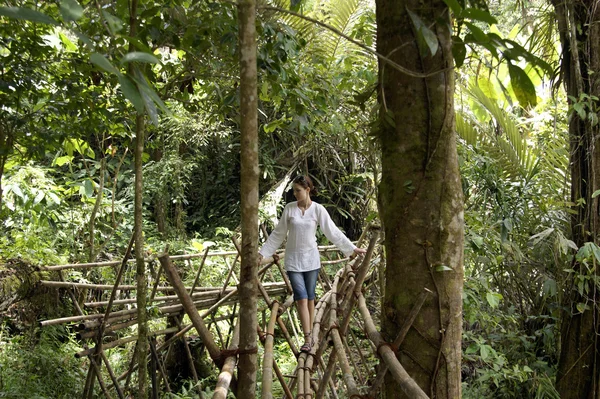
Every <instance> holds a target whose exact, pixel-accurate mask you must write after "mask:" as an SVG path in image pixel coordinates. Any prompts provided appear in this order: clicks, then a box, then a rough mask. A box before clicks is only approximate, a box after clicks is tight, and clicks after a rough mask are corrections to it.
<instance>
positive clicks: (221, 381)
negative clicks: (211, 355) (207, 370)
mask: <svg viewBox="0 0 600 399" xmlns="http://www.w3.org/2000/svg"><path fill="white" fill-rule="evenodd" d="M239 340H240V324H239V322H238V323H236V325H235V328H234V330H233V338H232V339H231V345H229V348H228V350H229V351H232V352H234V354H232V355H230V356H228V357H227V358H226V359H225V362H224V363H223V367H222V368H221V373H220V374H219V377H218V378H217V385H216V387H215V391H214V393H213V397H212V399H226V398H227V391H229V385H230V384H231V380H232V378H233V370H234V368H235V363H236V362H237V354H235V351H236V350H237V349H238V345H239Z"/></svg>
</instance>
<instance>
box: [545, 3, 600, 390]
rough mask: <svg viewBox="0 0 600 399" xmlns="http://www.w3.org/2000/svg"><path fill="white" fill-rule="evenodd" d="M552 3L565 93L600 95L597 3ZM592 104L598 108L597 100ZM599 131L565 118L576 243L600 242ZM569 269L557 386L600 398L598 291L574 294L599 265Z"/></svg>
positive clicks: (575, 116) (582, 121)
mask: <svg viewBox="0 0 600 399" xmlns="http://www.w3.org/2000/svg"><path fill="white" fill-rule="evenodd" d="M552 2H553V4H554V7H555V10H556V16H557V19H558V27H559V32H560V38H561V44H562V47H563V60H562V62H563V63H562V66H561V72H562V77H563V79H564V84H565V87H566V90H567V94H568V95H569V96H573V98H577V99H579V98H581V94H588V95H594V96H596V97H599V96H600V2H599V1H597V0H584V1H575V2H565V1H562V0H560V1H559V0H553V1H552ZM569 101H571V100H569ZM595 106H596V107H598V102H597V101H596V105H595ZM586 111H588V112H589V109H586ZM586 116H587V115H586ZM599 134H600V125H598V124H597V125H596V126H592V123H591V121H590V120H589V119H587V118H585V119H582V118H581V117H580V115H579V114H578V113H577V112H573V114H572V116H571V119H570V121H569V137H570V147H571V149H570V154H571V162H570V165H571V182H572V183H571V200H572V202H573V203H577V204H581V206H579V205H578V206H577V207H576V208H573V209H574V210H575V211H576V213H573V214H572V215H571V234H572V238H573V241H574V242H575V243H576V244H577V246H579V247H581V246H582V245H584V244H585V243H586V242H593V243H595V244H599V243H600V240H599V238H598V234H599V233H600V213H599V210H600V209H599V202H598V198H593V197H592V195H593V193H594V192H595V191H596V190H598V189H600V147H599V144H600V143H598V137H599ZM581 199H583V200H585V202H583V203H582V202H581ZM573 269H574V270H575V271H576V272H575V273H571V274H569V275H567V276H566V281H567V283H566V285H565V290H564V296H563V306H562V309H564V310H563V313H562V315H561V351H560V359H559V363H558V372H557V377H556V387H557V389H558V391H559V393H560V396H561V398H563V399H570V398H600V362H599V360H600V358H599V351H600V348H599V344H600V342H599V340H598V329H599V328H600V322H599V317H600V314H599V308H598V305H597V301H598V300H600V295H599V294H598V293H597V292H596V291H597V288H596V287H594V283H593V280H591V281H590V286H589V290H588V291H587V292H585V293H584V295H581V293H580V292H578V287H577V285H576V281H575V279H576V278H577V275H579V274H583V275H587V276H588V277H592V278H593V277H594V276H593V275H591V274H594V273H595V274H597V273H598V271H597V269H598V268H596V270H595V271H594V272H590V271H588V269H587V267H586V266H584V265H582V264H579V263H575V264H574V265H573ZM580 303H582V304H587V305H588V306H589V309H587V310H585V311H584V312H583V313H581V312H580V310H579V309H577V305H578V304H580Z"/></svg>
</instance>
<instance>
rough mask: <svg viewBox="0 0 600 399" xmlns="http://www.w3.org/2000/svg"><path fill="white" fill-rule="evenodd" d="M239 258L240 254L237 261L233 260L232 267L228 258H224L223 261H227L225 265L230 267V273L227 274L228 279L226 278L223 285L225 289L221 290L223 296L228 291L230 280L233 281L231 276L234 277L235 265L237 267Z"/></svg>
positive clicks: (236, 258) (236, 257)
mask: <svg viewBox="0 0 600 399" xmlns="http://www.w3.org/2000/svg"><path fill="white" fill-rule="evenodd" d="M239 257H240V254H237V255H236V256H235V259H234V260H233V264H232V265H231V266H229V263H228V262H227V258H225V257H223V260H224V261H225V264H226V265H227V266H228V268H229V271H228V272H227V277H226V278H225V282H224V283H223V289H222V290H221V295H223V294H224V293H225V290H226V289H227V286H228V285H229V280H230V279H231V276H232V275H233V271H234V270H235V265H236V263H237V260H238V259H239Z"/></svg>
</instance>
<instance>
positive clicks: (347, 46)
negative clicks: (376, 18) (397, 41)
mask: <svg viewBox="0 0 600 399" xmlns="http://www.w3.org/2000/svg"><path fill="white" fill-rule="evenodd" d="M262 1H267V0H262ZM271 1H272V2H273V5H275V6H276V7H278V8H282V9H286V10H287V9H290V0H271ZM369 12H371V13H372V12H373V10H372V8H371V7H370V6H369V3H368V0H330V1H317V2H315V3H314V4H313V5H312V9H310V10H308V11H306V12H305V15H306V16H308V17H310V18H313V19H316V20H318V21H320V22H322V23H324V24H327V25H329V26H331V27H332V28H334V29H336V30H337V31H339V32H341V33H343V34H345V35H349V36H350V35H351V34H352V31H353V29H354V28H355V27H356V25H357V23H359V22H360V20H361V17H362V16H363V15H365V14H366V13H369ZM278 17H279V18H280V19H281V20H282V21H283V22H284V23H286V24H288V25H289V26H291V27H292V28H293V29H295V30H296V31H297V32H298V34H299V35H301V36H302V37H303V38H304V39H305V40H306V41H307V43H308V45H307V52H308V53H309V54H312V55H313V56H317V57H319V58H321V59H323V60H328V61H329V62H335V60H336V59H338V58H339V57H341V56H344V55H350V56H360V57H363V56H364V55H365V54H366V52H365V50H364V49H362V48H360V47H358V46H357V45H355V44H354V43H352V42H349V41H348V40H346V39H345V38H343V37H341V36H340V35H338V34H336V33H335V32H332V31H331V30H329V29H325V28H323V27H321V26H318V25H317V24H315V23H312V22H310V21H307V20H305V19H302V18H300V17H298V16H295V15H291V14H287V13H279V16H278ZM363 25H364V23H363ZM367 25H369V24H367ZM371 25H372V26H368V27H367V29H363V34H366V35H370V36H372V37H369V41H370V42H374V38H375V24H374V23H372V24H371ZM368 56H369V57H372V55H371V54H368Z"/></svg>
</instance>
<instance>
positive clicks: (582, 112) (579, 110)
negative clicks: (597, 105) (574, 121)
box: [573, 103, 587, 120]
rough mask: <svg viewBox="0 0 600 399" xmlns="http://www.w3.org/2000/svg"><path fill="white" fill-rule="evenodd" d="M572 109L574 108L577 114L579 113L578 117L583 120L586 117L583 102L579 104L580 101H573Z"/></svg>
mask: <svg viewBox="0 0 600 399" xmlns="http://www.w3.org/2000/svg"><path fill="white" fill-rule="evenodd" d="M573 109H574V110H575V111H577V114H579V117H580V118H581V119H582V120H585V117H586V116H587V115H586V112H585V107H584V105H583V104H581V103H573Z"/></svg>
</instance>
